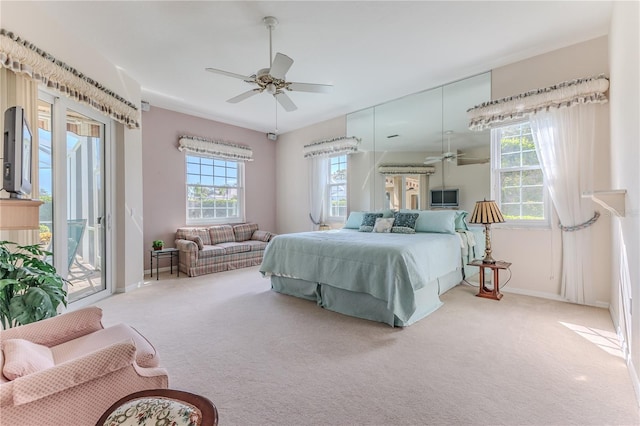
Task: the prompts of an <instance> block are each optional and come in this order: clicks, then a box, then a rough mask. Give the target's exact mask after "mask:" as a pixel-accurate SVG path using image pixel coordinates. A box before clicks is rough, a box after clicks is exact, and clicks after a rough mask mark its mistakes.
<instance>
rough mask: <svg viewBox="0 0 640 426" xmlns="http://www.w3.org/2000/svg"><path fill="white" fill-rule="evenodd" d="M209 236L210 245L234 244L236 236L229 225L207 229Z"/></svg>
mask: <svg viewBox="0 0 640 426" xmlns="http://www.w3.org/2000/svg"><path fill="white" fill-rule="evenodd" d="M209 235H210V236H211V244H213V245H215V244H219V243H232V242H235V240H236V236H235V234H234V233H233V227H231V225H218V226H212V227H210V228H209Z"/></svg>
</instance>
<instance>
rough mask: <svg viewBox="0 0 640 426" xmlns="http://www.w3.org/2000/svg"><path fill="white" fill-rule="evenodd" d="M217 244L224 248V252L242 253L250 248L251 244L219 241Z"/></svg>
mask: <svg viewBox="0 0 640 426" xmlns="http://www.w3.org/2000/svg"><path fill="white" fill-rule="evenodd" d="M217 246H218V247H222V248H224V251H225V254H234V253H242V252H245V251H250V250H251V245H249V244H246V242H242V243H236V242H233V243H220V244H217Z"/></svg>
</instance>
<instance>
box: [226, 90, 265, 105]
mask: <svg viewBox="0 0 640 426" xmlns="http://www.w3.org/2000/svg"><path fill="white" fill-rule="evenodd" d="M258 93H260V89H251V90H249V91H248V92H244V93H241V94H239V95H238V96H235V97H233V98H231V99H228V100H227V102H229V103H230V104H237V103H238V102H240V101H244V100H245V99H247V98H250V97H251V96H253V95H257V94H258Z"/></svg>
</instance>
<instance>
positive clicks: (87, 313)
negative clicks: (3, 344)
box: [2, 306, 104, 347]
mask: <svg viewBox="0 0 640 426" xmlns="http://www.w3.org/2000/svg"><path fill="white" fill-rule="evenodd" d="M103 328H104V327H103V326H102V309H100V308H98V307H95V306H91V307H88V308H84V309H79V310H77V311H72V312H66V313H64V314H62V315H58V316H55V317H53V318H47V319H45V320H42V321H38V322H34V323H31V324H25V325H21V326H19V327H15V328H10V329H8V330H3V331H2V340H3V341H4V340H8V339H25V340H29V341H30V342H33V343H37V344H39V345H44V346H47V347H53V346H56V345H59V344H61V343H64V342H68V341H69V340H73V339H77V338H78V337H80V336H84V335H86V334H89V333H93V332H95V331H98V330H102V329H103Z"/></svg>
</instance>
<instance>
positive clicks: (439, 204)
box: [431, 189, 460, 208]
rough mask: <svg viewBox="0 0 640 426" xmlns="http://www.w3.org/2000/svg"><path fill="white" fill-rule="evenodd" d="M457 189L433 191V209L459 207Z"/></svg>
mask: <svg viewBox="0 0 640 426" xmlns="http://www.w3.org/2000/svg"><path fill="white" fill-rule="evenodd" d="M459 205H460V204H459V202H458V190H457V189H432V190H431V208H447V207H458V206H459Z"/></svg>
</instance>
